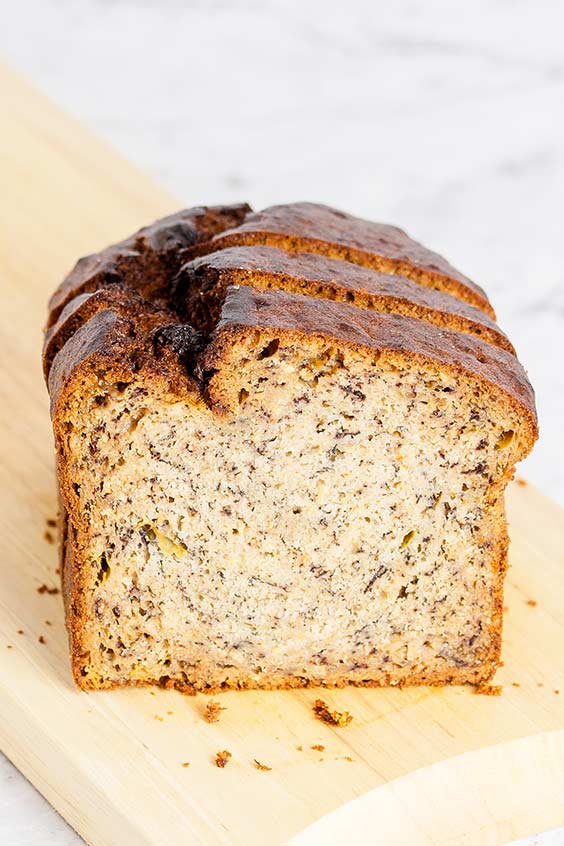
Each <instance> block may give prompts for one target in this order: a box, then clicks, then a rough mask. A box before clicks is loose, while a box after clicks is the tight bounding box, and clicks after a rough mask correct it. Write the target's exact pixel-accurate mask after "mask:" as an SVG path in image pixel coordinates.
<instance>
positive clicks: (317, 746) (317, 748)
mask: <svg viewBox="0 0 564 846" xmlns="http://www.w3.org/2000/svg"><path fill="white" fill-rule="evenodd" d="M311 749H315V751H316V752H325V746H323V744H322V743H314V744H313V746H312V747H311Z"/></svg>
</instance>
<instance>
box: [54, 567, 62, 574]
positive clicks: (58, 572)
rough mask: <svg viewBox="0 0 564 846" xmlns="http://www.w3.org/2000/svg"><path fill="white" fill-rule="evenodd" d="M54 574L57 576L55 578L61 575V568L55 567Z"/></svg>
mask: <svg viewBox="0 0 564 846" xmlns="http://www.w3.org/2000/svg"><path fill="white" fill-rule="evenodd" d="M55 573H56V574H57V576H60V575H61V568H60V567H55Z"/></svg>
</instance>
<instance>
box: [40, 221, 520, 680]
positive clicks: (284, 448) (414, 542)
mask: <svg viewBox="0 0 564 846" xmlns="http://www.w3.org/2000/svg"><path fill="white" fill-rule="evenodd" d="M227 225H229V224H227ZM329 237H330V233H327V239H329ZM212 241H213V239H212ZM112 249H115V248H112ZM196 249H197V250H200V247H199V246H196ZM203 251H204V252H207V253H208V255H207V256H206V258H205V259H203V258H196V259H194V258H192V259H191V260H190V261H189V262H188V263H184V265H183V266H182V269H180V270H179V269H178V268H179V265H180V264H182V261H180V263H179V261H175V262H173V264H174V270H171V272H170V275H169V277H168V282H167V283H166V284H165V282H164V281H163V277H162V276H161V277H160V280H161V281H160V282H159V285H158V286H153V285H152V280H151V278H150V273H149V272H147V275H146V278H145V279H144V280H143V281H142V282H141V281H140V280H139V278H138V277H135V279H134V280H132V282H131V284H129V283H128V279H127V273H125V275H124V278H123V279H122V281H121V283H119V284H116V283H113V282H112V283H109V284H108V285H107V286H106V287H104V286H103V285H102V286H100V287H99V288H98V290H97V291H93V290H91V291H84V289H83V288H81V284H80V281H78V284H77V275H76V273H75V277H74V284H75V286H76V287H75V290H78V291H80V293H78V295H77V297H76V298H75V301H74V302H67V304H66V305H65V306H61V305H60V304H61V302H62V300H64V299H65V296H66V295H63V296H61V295H57V296H56V298H55V300H56V303H57V309H58V311H57V315H56V316H55V318H54V319H53V320H52V323H51V329H50V330H49V332H48V334H47V336H46V338H47V344H46V353H47V354H48V355H47V359H48V360H47V370H48V374H49V375H48V384H49V390H50V394H51V407H52V416H53V425H54V431H55V442H56V449H57V461H58V475H59V483H60V490H61V501H62V505H63V515H64V520H63V523H64V532H63V543H62V560H63V591H64V597H65V607H66V615H67V625H68V629H69V635H70V643H71V653H72V667H73V673H74V677H75V679H76V682H77V684H78V685H79V686H81V687H83V688H103V687H112V686H116V685H124V684H140V683H158V684H165V685H170V686H175V687H178V688H179V689H182V690H186V691H190V692H194V691H197V690H206V691H212V690H219V689H222V688H245V687H292V686H303V685H310V684H316V685H328V686H330V685H337V686H340V685H344V684H347V683H351V684H358V685H383V684H426V683H430V684H445V683H451V682H454V683H462V682H473V683H480V682H484V681H486V680H488V679H490V678H491V676H492V675H493V673H494V672H495V669H496V667H497V665H498V661H499V650H500V639H501V627H502V604H503V603H502V590H503V577H504V573H505V567H506V553H507V532H506V522H505V516H504V499H503V493H504V489H505V486H506V484H507V482H508V481H509V479H510V478H511V476H512V474H513V470H514V465H515V463H516V462H517V461H518V460H520V459H521V458H522V457H524V456H525V455H526V454H527V453H528V452H529V451H530V449H531V447H532V444H533V442H534V440H535V438H536V435H537V427H536V415H535V409H534V397H533V393H532V389H531V387H530V385H529V382H528V380H527V377H526V375H525V373H524V371H523V369H522V367H521V365H520V364H519V362H518V361H517V359H516V358H515V356H514V354H513V353H512V351H511V347H510V346H508V344H509V342H506V341H504V340H503V339H504V338H505V336H503V334H502V333H501V332H500V330H497V327H495V324H491V321H490V320H489V318H488V317H487V316H486V314H485V313H480V312H479V310H478V309H476V308H474V309H473V310H472V311H471V312H469V311H468V304H467V302H466V301H461V300H459V299H456V298H452V297H449V296H448V295H447V294H445V293H444V292H443V293H441V295H440V297H439V298H438V299H437V292H436V291H428V290H424V287H423V288H422V287H421V286H417V285H416V284H414V283H413V279H411V280H407V279H403V280H402V279H401V278H400V277H397V279H396V280H395V281H396V282H397V285H399V288H394V287H393V286H392V287H388V288H386V285H388V286H391V282H390V280H389V279H386V278H382V277H381V274H378V273H375V272H374V271H373V270H372V269H370V270H369V271H367V273H364V272H362V273H361V272H360V271H361V270H362V271H364V268H362V269H361V268H358V267H355V266H354V265H352V264H350V263H347V262H344V261H343V260H342V259H341V260H338V261H335V260H333V262H332V261H331V260H329V259H328V258H327V257H324V258H322V257H320V256H319V255H314V256H311V255H310V256H309V257H308V256H305V255H303V256H302V257H301V258H300V260H299V261H298V262H297V263H294V258H295V257H293V256H292V257H289V258H288V257H287V256H284V255H280V254H279V252H280V248H279V247H278V248H274V250H273V248H268V249H264V250H263V249H260V250H259V251H258V252H257V251H254V248H253V251H251V252H248V250H243V251H242V253H243V254H242V255H241V253H240V252H237V254H235V255H234V254H233V253H232V252H230V249H227V248H226V249H225V251H224V253H223V256H222V253H221V252H220V253H219V255H218V254H217V250H213V251H212V248H211V246H208V247H207V248H204V250H203ZM211 252H214V253H215V254H216V255H214V256H212V255H210V253H211ZM154 258H155V257H153V259H154ZM182 258H183V259H185V258H186V254H183V256H182ZM101 261H103V257H102V259H101ZM157 264H158V265H159V267H161V265H160V261H157ZM147 266H149V264H148V265H147ZM294 271H295V272H294ZM159 272H160V271H159ZM243 272H244V276H243V275H241V274H242V273H243ZM243 281H244V282H245V283H246V284H241V282H243ZM231 283H234V284H231ZM64 284H65V283H63V285H64ZM167 285H168V287H167ZM311 286H313V288H315V293H314V290H313V288H312V287H311ZM147 291H148V292H149V295H148V296H149V297H151V296H152V297H153V301H152V302H151V301H150V299H148V298H147V293H146V292H147ZM155 291H156V292H157V293H156V294H154V293H152V292H155ZM347 291H353V293H354V295H355V301H354V304H351V303H350V302H347V296H346V292H347ZM382 291H384V293H382ZM143 292H145V293H143ZM202 294H203V295H202ZM357 295H358V296H359V299H358V300H357ZM430 295H432V301H430V300H428V299H425V297H429V296H430ZM410 302H411V303H412V308H411V307H410V308H408V305H409V303H410ZM406 303H407V305H406ZM470 308H471V307H470ZM437 315H442V316H440V317H438V316H437ZM188 317H189V318H190V321H188ZM194 324H196V325H194ZM480 327H485V328H484V332H485V334H484V335H483V336H482V337H480V332H479V331H478V329H480Z"/></svg>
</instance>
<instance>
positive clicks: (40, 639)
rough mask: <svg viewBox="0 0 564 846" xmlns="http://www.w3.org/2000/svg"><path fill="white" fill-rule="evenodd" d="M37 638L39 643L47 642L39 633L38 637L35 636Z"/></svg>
mask: <svg viewBox="0 0 564 846" xmlns="http://www.w3.org/2000/svg"><path fill="white" fill-rule="evenodd" d="M37 640H38V641H39V643H47V641H46V640H45V638H44V637H43V635H39V637H38V638H37Z"/></svg>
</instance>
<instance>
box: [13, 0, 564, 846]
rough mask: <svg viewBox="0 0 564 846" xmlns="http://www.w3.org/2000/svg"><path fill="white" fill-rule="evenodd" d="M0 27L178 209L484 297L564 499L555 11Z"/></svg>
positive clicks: (535, 467) (547, 481) (536, 460)
mask: <svg viewBox="0 0 564 846" xmlns="http://www.w3.org/2000/svg"><path fill="white" fill-rule="evenodd" d="M0 15H1V18H2V26H0V54H2V55H3V56H4V57H5V58H6V59H7V60H8V61H9V62H11V63H12V64H13V65H14V66H15V67H17V68H19V69H21V70H22V71H23V72H24V73H26V74H27V75H28V76H29V77H31V78H32V79H33V80H34V81H35V82H36V83H37V84H38V85H39V86H41V87H42V88H43V89H44V90H45V91H46V92H47V93H48V94H50V95H51V96H52V97H54V98H55V99H56V100H58V101H59V102H60V103H62V104H63V105H64V106H65V107H66V108H67V109H68V110H70V111H71V112H72V113H74V114H75V115H76V116H77V117H79V118H80V119H81V120H82V121H83V122H85V123H86V124H88V125H89V126H90V127H91V128H92V129H94V130H95V131H96V132H97V133H98V134H100V135H102V136H103V137H105V138H106V139H108V140H109V141H110V142H111V143H112V144H113V145H114V146H116V147H117V148H118V149H119V150H120V151H121V152H122V153H124V154H125V155H126V156H127V157H129V158H130V159H132V160H133V161H134V162H136V163H137V164H138V165H139V166H140V167H141V168H143V169H144V170H146V171H148V172H149V173H151V174H152V175H153V176H154V177H155V178H156V179H157V180H159V181H160V182H161V183H163V184H164V185H165V186H166V187H168V188H169V189H170V190H171V191H173V192H175V193H176V194H177V195H178V196H179V198H180V200H181V201H182V202H184V203H186V204H194V203H200V202H230V201H235V200H240V199H246V200H248V201H250V202H251V203H252V204H253V205H255V206H257V207H260V206H263V205H266V204H270V203H274V202H283V201H288V200H294V199H311V200H319V201H324V202H328V203H332V204H335V205H337V206H340V207H342V208H344V209H346V210H348V211H351V212H353V213H356V214H360V215H366V216H367V217H371V218H373V219H376V220H384V221H390V222H394V223H397V224H399V225H401V226H403V227H404V228H406V229H407V230H408V231H409V232H410V233H411V234H412V235H414V236H415V237H417V238H418V239H420V240H422V241H424V242H425V243H426V244H428V245H429V246H431V247H433V248H434V249H436V250H438V251H439V252H442V253H444V254H445V255H446V256H447V257H448V258H449V259H450V260H451V261H452V262H453V263H454V265H455V266H457V267H459V268H460V269H461V270H462V271H463V272H465V273H466V274H467V275H469V276H470V277H471V278H473V279H475V280H476V281H478V282H479V283H480V284H482V285H483V286H484V287H485V288H486V290H487V292H488V294H489V295H490V297H491V299H492V301H493V303H494V306H495V307H496V310H497V312H498V317H499V321H500V324H501V325H502V327H503V328H504V329H505V330H506V332H507V333H508V334H509V336H510V337H511V339H512V340H513V342H514V343H515V346H516V347H517V350H518V353H519V355H520V357H521V359H522V361H523V363H524V364H525V366H526V368H527V369H528V371H529V374H530V377H531V381H532V382H533V385H534V386H535V389H536V392H537V400H538V407H539V414H540V423H541V433H542V435H541V441H540V443H539V444H538V445H537V447H536V449H535V451H534V453H533V455H532V456H531V457H530V458H529V459H528V460H527V461H526V462H525V463H524V464H523V465H521V467H520V470H519V472H520V474H522V475H525V476H527V477H528V478H529V479H530V480H531V481H533V482H534V483H536V484H537V485H538V486H539V487H540V488H541V489H542V490H543V491H545V492H546V493H547V494H549V495H551V496H553V497H554V498H556V499H558V500H560V502H562V503H564V461H563V453H564V451H563V447H562V420H563V419H564V340H563V339H564V262H563V260H562V251H563V241H564V224H563V213H562V208H563V205H564V49H563V46H562V32H563V30H564V5H563V4H562V3H561V2H560V0H473V2H472V3H465V4H461V3H456V2H452V0H396V2H393V3H391V2H378V0H349V2H348V3H340V4H337V3H334V2H331V0H310V1H309V2H306V0H286V2H282V1H280V2H272V0H271V2H269V0H234V2H228V0H184V1H183V0H78V2H77V0H19V2H18V3H17V4H10V5H9V6H8V4H4V5H3V6H2V9H1V10H0ZM87 202H88V198H86V197H85V203H87ZM118 234H122V233H116V235H118ZM123 234H126V233H123ZM10 777H11V776H10ZM1 796H2V790H0V797H1ZM5 819H6V817H5V816H4V814H0V835H5V836H4V837H1V836H0V840H2V842H3V841H4V839H6V838H7V837H8V832H9V829H5V832H4V831H3V829H2V826H3V825H4V826H5V825H6V823H5V822H4V820H5ZM14 825H16V822H14ZM15 830H16V829H15V828H14V831H15ZM57 836H58V837H59V839H57ZM57 836H55V835H53V838H52V839H48V838H47V836H45V838H44V839H42V840H41V839H35V840H33V839H29V840H28V841H24V840H20V841H18V842H19V843H21V844H24V842H25V843H29V844H30V846H31V844H34V846H35V844H39V843H44V844H51V843H52V844H66V843H67V842H70V841H68V838H67V840H65V839H64V838H65V835H64V834H63V835H57ZM554 837H556V838H557V839H554ZM527 842H530V843H532V841H531V840H529V841H527ZM539 842H540V841H539ZM543 842H546V843H549V842H550V844H551V846H554V844H556V843H564V838H560V836H559V835H555V836H553V839H552V840H550V841H549V840H546V841H543Z"/></svg>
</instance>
